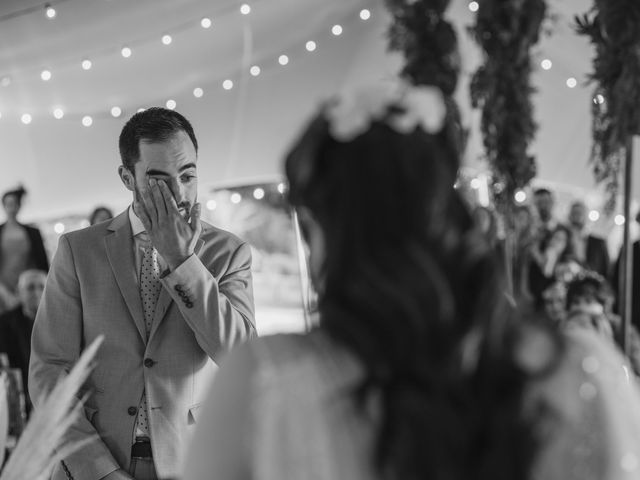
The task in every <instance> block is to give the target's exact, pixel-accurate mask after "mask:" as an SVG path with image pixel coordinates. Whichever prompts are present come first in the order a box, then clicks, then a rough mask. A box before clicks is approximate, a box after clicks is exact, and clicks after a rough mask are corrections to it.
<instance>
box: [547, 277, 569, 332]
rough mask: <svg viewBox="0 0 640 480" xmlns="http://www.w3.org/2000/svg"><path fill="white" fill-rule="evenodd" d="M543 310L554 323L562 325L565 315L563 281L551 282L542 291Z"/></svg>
mask: <svg viewBox="0 0 640 480" xmlns="http://www.w3.org/2000/svg"><path fill="white" fill-rule="evenodd" d="M542 298H543V299H544V312H545V313H546V314H547V317H548V318H549V320H551V321H552V323H553V324H554V325H558V326H560V325H562V324H563V322H564V320H565V319H566V316H567V311H566V305H567V287H566V285H565V284H564V283H563V282H555V283H552V284H551V286H549V287H547V288H546V289H545V291H544V292H542Z"/></svg>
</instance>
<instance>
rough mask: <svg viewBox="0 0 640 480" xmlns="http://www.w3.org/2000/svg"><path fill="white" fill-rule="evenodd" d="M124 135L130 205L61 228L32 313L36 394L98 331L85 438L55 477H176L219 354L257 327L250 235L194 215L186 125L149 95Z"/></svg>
mask: <svg viewBox="0 0 640 480" xmlns="http://www.w3.org/2000/svg"><path fill="white" fill-rule="evenodd" d="M119 147H120V156H121V159H122V165H121V166H120V167H119V170H118V172H119V175H120V178H121V180H122V183H123V184H124V186H125V187H126V188H127V189H128V190H129V191H131V193H132V196H133V202H132V205H131V206H130V207H129V208H128V209H127V210H126V211H124V212H123V213H121V214H120V215H118V216H116V217H115V218H114V219H113V220H112V221H110V222H103V223H100V224H97V225H95V226H92V227H89V228H87V229H84V230H80V231H76V232H71V233H68V234H65V235H63V236H62V237H61V238H60V243H59V246H58V250H57V253H56V255H55V258H54V260H53V263H52V267H51V271H50V274H49V279H48V281H47V286H46V289H45V293H44V297H43V300H42V304H41V306H40V309H39V310H38V315H37V317H36V322H35V325H34V331H33V340H32V356H31V365H30V372H29V381H30V384H29V385H30V388H31V392H32V397H33V398H36V399H37V398H40V396H41V395H42V394H44V393H46V392H48V391H50V390H51V389H52V387H53V385H54V384H55V382H56V380H57V379H58V378H59V376H60V375H61V374H62V373H64V372H66V371H68V370H69V368H70V367H71V365H72V364H73V363H74V361H76V359H77V358H78V355H79V354H80V351H81V350H82V348H83V347H84V346H85V345H88V344H89V343H90V342H91V341H92V340H93V339H94V338H95V337H97V336H98V335H105V342H104V344H103V345H102V347H101V349H100V352H99V353H98V356H97V366H96V368H95V370H94V371H93V373H92V374H91V376H90V378H89V380H88V382H87V384H88V389H89V390H88V391H89V392H90V393H91V395H90V397H89V398H88V400H87V402H86V404H85V413H86V415H85V417H83V418H82V419H81V421H79V422H78V423H76V424H75V425H74V426H73V428H72V430H71V433H70V434H69V435H68V438H67V439H66V440H68V441H71V442H73V441H87V440H89V443H87V444H86V445H84V446H83V447H82V448H81V449H80V450H79V451H78V452H76V453H74V454H72V455H69V456H67V457H66V458H65V459H64V461H62V462H61V464H60V465H58V466H57V467H56V468H55V470H54V474H53V478H54V479H68V478H74V479H76V480H98V479H102V478H105V479H109V480H112V479H130V478H136V479H138V480H146V479H155V478H172V477H177V476H178V474H179V472H180V468H181V462H182V457H183V453H184V450H185V448H184V447H185V445H186V443H187V442H188V440H189V438H190V434H191V431H192V429H193V428H194V424H195V423H196V422H197V421H198V408H199V406H200V404H201V402H202V401H203V400H204V398H205V395H206V393H207V389H208V387H209V385H210V381H211V379H212V377H213V376H214V374H215V372H216V370H217V362H218V361H219V359H220V357H221V356H222V355H223V353H224V352H225V351H226V350H227V349H229V348H230V347H232V346H233V345H235V344H237V343H239V342H241V341H243V340H246V339H248V338H250V337H252V336H254V335H255V325H254V318H253V316H254V307H253V293H252V282H251V270H250V267H251V253H250V248H249V246H248V245H247V244H246V243H244V242H243V241H241V240H239V239H238V238H237V237H235V236H233V235H232V234H230V233H228V232H225V231H223V230H219V229H217V228H214V227H212V226H211V225H208V224H205V223H203V222H201V221H200V205H199V204H198V203H197V198H196V197H197V162H198V158H197V152H198V143H197V140H196V137H195V134H194V132H193V128H192V127H191V124H190V123H189V122H188V121H187V119H186V118H184V117H183V116H182V115H180V114H179V113H177V112H174V111H172V110H167V109H164V108H150V109H147V110H144V111H143V112H140V113H137V114H135V115H134V116H133V117H132V118H131V119H130V120H129V121H128V122H127V124H126V125H125V126H124V128H123V130H122V132H121V134H120V142H119ZM36 408H37V405H36ZM96 433H97V435H96ZM93 437H97V438H94V439H93V440H91V439H92V438H93Z"/></svg>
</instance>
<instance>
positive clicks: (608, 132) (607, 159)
mask: <svg viewBox="0 0 640 480" xmlns="http://www.w3.org/2000/svg"><path fill="white" fill-rule="evenodd" d="M575 20H576V30H577V32H578V33H579V34H580V35H585V36H587V37H589V39H590V41H591V43H592V44H593V45H594V46H595V49H596V55H595V58H594V61H593V72H592V73H591V74H590V75H589V80H590V81H591V82H593V83H595V84H596V88H595V92H594V96H593V105H592V113H593V126H592V129H593V146H592V149H591V159H590V162H591V164H592V166H593V172H594V175H595V178H596V181H597V182H599V183H602V184H604V186H605V189H606V191H607V204H606V210H607V211H608V212H612V211H613V210H614V209H615V204H616V197H617V196H618V193H619V190H620V175H619V173H620V170H621V166H622V165H623V164H624V160H625V155H626V151H627V141H628V139H629V137H630V136H631V135H634V134H640V1H638V0H595V2H594V6H593V8H592V9H591V11H590V12H589V13H587V14H585V15H583V16H582V17H576V19H575Z"/></svg>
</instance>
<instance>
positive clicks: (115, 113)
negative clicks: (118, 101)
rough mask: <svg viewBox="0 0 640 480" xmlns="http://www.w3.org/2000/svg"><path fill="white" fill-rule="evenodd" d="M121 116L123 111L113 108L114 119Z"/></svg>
mask: <svg viewBox="0 0 640 480" xmlns="http://www.w3.org/2000/svg"><path fill="white" fill-rule="evenodd" d="M120 115H122V109H121V108H120V107H117V106H116V107H111V116H112V117H113V118H118V117H119V116H120Z"/></svg>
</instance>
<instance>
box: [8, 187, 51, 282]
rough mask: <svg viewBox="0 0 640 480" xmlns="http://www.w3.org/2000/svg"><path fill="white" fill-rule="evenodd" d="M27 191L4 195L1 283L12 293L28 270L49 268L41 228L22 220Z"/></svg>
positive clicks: (18, 190) (16, 190)
mask: <svg viewBox="0 0 640 480" xmlns="http://www.w3.org/2000/svg"><path fill="white" fill-rule="evenodd" d="M26 193H27V192H26V190H25V189H24V188H22V187H20V188H17V189H15V190H10V191H8V192H5V193H4V194H3V195H2V206H3V207H4V211H5V213H6V216H7V220H6V222H5V223H3V224H2V225H0V283H1V284H2V287H4V288H3V291H8V292H10V293H14V292H15V291H16V287H17V285H18V278H19V277H20V274H21V273H22V272H24V271H25V270H29V269H37V270H42V271H44V272H48V271H49V261H48V259H47V253H46V251H45V248H44V243H43V241H42V235H41V234H40V230H38V229H37V228H35V227H31V226H29V225H24V224H22V223H20V222H19V221H18V214H19V213H20V208H21V207H22V198H23V197H24V196H25V195H26Z"/></svg>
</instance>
